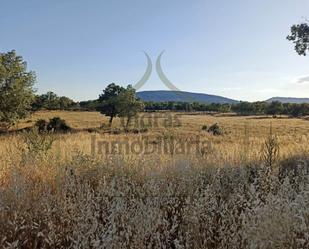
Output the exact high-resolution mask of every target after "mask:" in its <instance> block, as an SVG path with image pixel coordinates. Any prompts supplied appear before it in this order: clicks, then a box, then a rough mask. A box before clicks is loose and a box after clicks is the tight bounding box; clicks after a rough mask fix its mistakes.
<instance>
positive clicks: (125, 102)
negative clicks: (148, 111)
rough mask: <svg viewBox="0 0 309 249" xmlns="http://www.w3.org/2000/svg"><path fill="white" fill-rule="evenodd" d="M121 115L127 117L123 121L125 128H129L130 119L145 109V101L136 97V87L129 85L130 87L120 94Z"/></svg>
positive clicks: (119, 106)
mask: <svg viewBox="0 0 309 249" xmlns="http://www.w3.org/2000/svg"><path fill="white" fill-rule="evenodd" d="M118 100H119V105H118V108H119V116H120V117H124V118H126V122H123V124H124V123H125V124H124V126H125V129H128V126H129V124H130V121H131V120H132V118H133V117H135V116H136V115H137V113H138V112H140V111H142V110H143V107H144V105H143V102H142V101H140V100H139V99H138V98H137V97H136V92H135V89H134V88H133V87H132V86H131V85H128V87H127V88H126V89H125V90H124V91H122V92H121V93H120V94H119V98H118Z"/></svg>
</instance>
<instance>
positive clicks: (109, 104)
mask: <svg viewBox="0 0 309 249" xmlns="http://www.w3.org/2000/svg"><path fill="white" fill-rule="evenodd" d="M124 91H125V88H123V87H121V86H118V85H116V84H115V83H111V84H109V85H108V86H107V87H106V88H105V89H104V90H103V94H101V95H100V96H99V104H98V106H97V108H96V110H97V111H99V112H100V113H102V114H104V115H106V116H108V117H110V119H109V125H110V126H111V125H112V122H113V119H114V117H116V116H117V115H118V114H119V112H120V102H119V98H118V97H119V95H120V93H122V92H124Z"/></svg>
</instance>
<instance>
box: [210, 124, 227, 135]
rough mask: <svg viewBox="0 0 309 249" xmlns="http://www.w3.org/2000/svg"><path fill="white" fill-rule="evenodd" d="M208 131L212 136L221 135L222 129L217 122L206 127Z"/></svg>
mask: <svg viewBox="0 0 309 249" xmlns="http://www.w3.org/2000/svg"><path fill="white" fill-rule="evenodd" d="M208 132H209V133H211V134H212V135H214V136H220V135H223V131H222V129H221V128H220V126H219V125H218V124H217V123H215V124H213V125H211V126H210V127H209V129H208Z"/></svg>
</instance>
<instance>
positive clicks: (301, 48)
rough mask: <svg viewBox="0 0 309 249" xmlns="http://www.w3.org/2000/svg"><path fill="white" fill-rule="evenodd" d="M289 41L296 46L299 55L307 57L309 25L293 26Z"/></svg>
mask: <svg viewBox="0 0 309 249" xmlns="http://www.w3.org/2000/svg"><path fill="white" fill-rule="evenodd" d="M287 39H288V40H289V41H292V42H293V43H294V44H295V50H296V52H297V53H298V54H299V55H304V56H305V55H306V51H308V50H309V25H308V24H307V23H301V24H297V25H293V26H292V27H291V34H290V35H288V37H287Z"/></svg>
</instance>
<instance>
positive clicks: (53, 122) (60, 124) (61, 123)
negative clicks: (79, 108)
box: [47, 117, 71, 132]
mask: <svg viewBox="0 0 309 249" xmlns="http://www.w3.org/2000/svg"><path fill="white" fill-rule="evenodd" d="M47 130H48V131H53V132H67V131H69V130H71V128H70V127H69V126H68V125H67V124H66V122H65V120H63V119H61V118H59V117H54V118H52V119H50V120H49V123H48V125H47Z"/></svg>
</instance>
